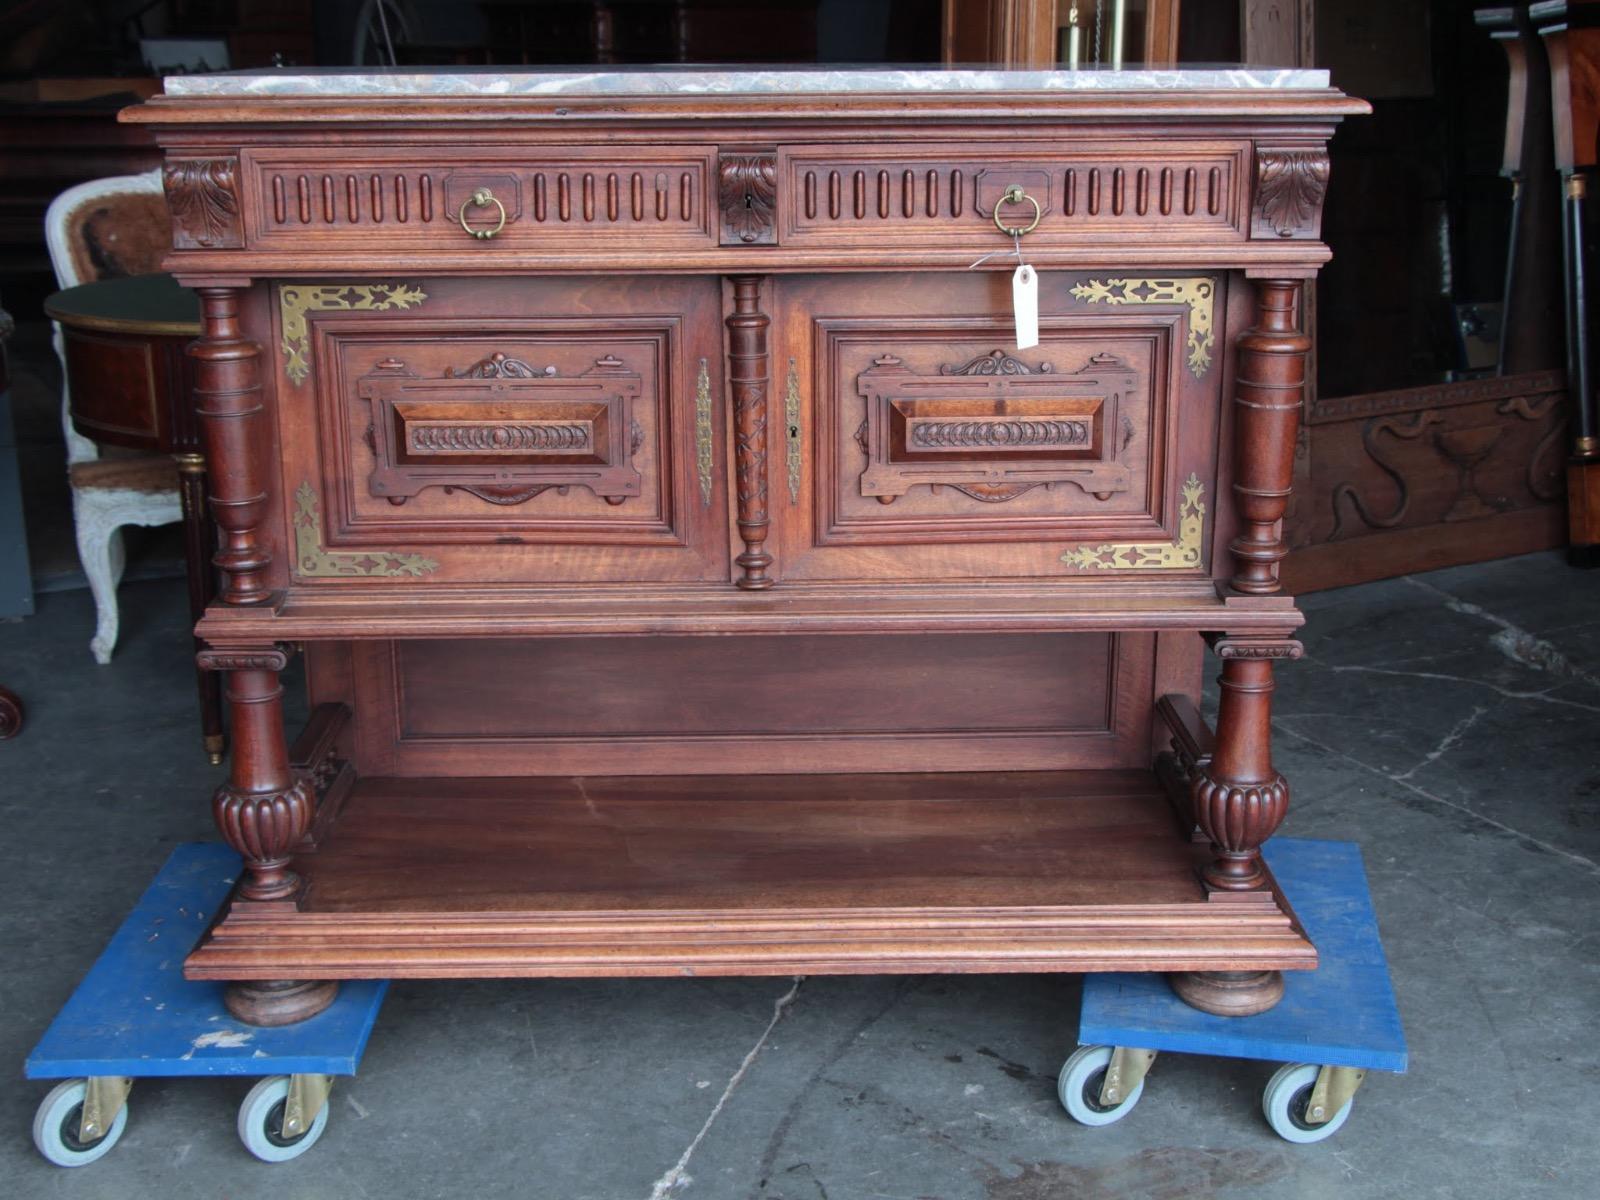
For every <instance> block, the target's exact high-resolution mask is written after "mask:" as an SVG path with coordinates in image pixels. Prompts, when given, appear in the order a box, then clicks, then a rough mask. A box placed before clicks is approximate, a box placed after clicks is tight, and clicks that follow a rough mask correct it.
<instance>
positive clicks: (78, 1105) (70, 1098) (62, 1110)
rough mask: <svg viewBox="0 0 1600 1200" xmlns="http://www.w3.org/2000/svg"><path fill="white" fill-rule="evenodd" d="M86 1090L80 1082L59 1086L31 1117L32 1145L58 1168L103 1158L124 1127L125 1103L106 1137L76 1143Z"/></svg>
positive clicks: (51, 1091)
mask: <svg viewBox="0 0 1600 1200" xmlns="http://www.w3.org/2000/svg"><path fill="white" fill-rule="evenodd" d="M88 1090H89V1089H88V1085H87V1084H86V1083H85V1082H84V1081H83V1080H82V1079H68V1080H65V1081H64V1082H62V1083H58V1084H56V1086H55V1087H53V1088H51V1089H50V1094H49V1095H48V1096H46V1097H45V1098H44V1099H43V1100H42V1101H40V1103H39V1111H38V1112H36V1113H34V1115H33V1144H34V1145H35V1146H37V1147H38V1148H39V1153H40V1154H42V1155H44V1156H45V1157H46V1158H47V1159H49V1160H50V1161H51V1162H53V1163H55V1165H56V1166H58V1167H86V1166H88V1165H89V1164H90V1163H92V1162H94V1161H95V1160H96V1159H99V1158H104V1157H105V1156H106V1155H107V1154H109V1153H110V1152H111V1147H113V1146H115V1145H116V1144H117V1141H118V1139H120V1138H121V1137H122V1131H123V1130H124V1129H125V1128H127V1125H128V1106H127V1105H126V1104H124V1105H123V1106H122V1108H121V1110H120V1111H119V1112H118V1113H117V1119H116V1120H115V1121H112V1122H111V1128H110V1129H108V1130H106V1133H105V1136H103V1137H98V1138H95V1139H93V1140H92V1141H87V1142H85V1141H81V1140H79V1138H78V1125H79V1122H81V1121H82V1119H83V1098H84V1095H85V1094H86V1093H87V1092H88Z"/></svg>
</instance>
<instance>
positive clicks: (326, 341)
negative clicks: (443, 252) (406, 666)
mask: <svg viewBox="0 0 1600 1200" xmlns="http://www.w3.org/2000/svg"><path fill="white" fill-rule="evenodd" d="M275 291H276V296H277V303H276V305H275V310H276V311H275V320H276V321H277V323H278V328H277V333H278V340H279V344H280V357H281V362H280V367H281V375H280V378H279V380H278V396H279V405H278V408H279V415H280V431H281V436H282V439H283V445H284V453H283V461H284V478H283V492H284V495H285V496H286V497H288V500H289V503H290V505H291V506H292V508H291V512H290V514H289V517H290V520H291V522H292V530H293V538H294V545H295V553H294V556H293V557H294V577H295V582H296V583H297V584H311V585H320V584H323V583H325V582H330V581H342V580H351V579H355V580H368V581H371V580H384V579H386V580H389V581H391V582H392V581H394V580H397V579H399V580H406V581H409V583H412V584H415V585H417V586H424V587H425V586H429V585H433V584H450V583H491V584H492V583H501V582H505V583H519V582H563V581H571V582H586V581H645V582H649V581H674V582H688V581H709V580H713V579H717V580H725V579H726V578H727V575H728V532H727V529H728V525H727V515H726V501H725V496H724V489H723V488H722V487H720V486H719V480H720V475H721V465H720V464H721V463H722V462H723V461H724V447H723V439H724V436H725V434H724V426H725V422H724V421H723V420H722V414H723V412H724V411H725V409H724V405H723V403H722V394H723V393H722V374H723V373H722V370H721V363H722V347H721V338H720V333H721V321H720V314H719V309H718V303H719V301H718V293H717V288H716V284H715V283H714V281H710V280H691V279H648V278H641V279H636V280H604V281H595V280H548V279H541V280H528V279H503V280H471V281H466V280H422V281H418V282H415V283H399V284H372V285H354V286H350V287H342V288H341V287H339V286H336V285H334V286H324V285H297V284H287V283H286V284H280V285H276V288H275Z"/></svg>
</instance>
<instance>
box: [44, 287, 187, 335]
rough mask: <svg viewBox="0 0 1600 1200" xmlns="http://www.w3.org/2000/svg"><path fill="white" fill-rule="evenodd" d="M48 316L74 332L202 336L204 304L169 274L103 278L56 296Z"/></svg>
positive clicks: (47, 309)
mask: <svg viewBox="0 0 1600 1200" xmlns="http://www.w3.org/2000/svg"><path fill="white" fill-rule="evenodd" d="M44 311H45V312H46V313H48V314H49V315H50V316H51V317H52V318H54V319H55V320H57V321H60V322H61V323H62V324H63V325H69V326H71V327H72V328H74V329H100V330H108V331H111V332H117V333H144V334H178V335H183V336H187V337H198V336H199V334H200V299H199V297H198V296H196V295H195V294H194V293H193V292H192V291H190V290H189V289H188V288H186V287H180V286H179V285H178V282H177V280H175V279H173V278H172V276H171V275H167V274H161V275H129V276H126V277H124V278H122V279H101V280H99V281H97V282H95V283H82V284H79V285H78V286H77V287H70V288H65V289H63V290H62V291H59V292H56V293H55V294H54V295H52V296H50V297H49V298H48V299H46V300H45V302H44Z"/></svg>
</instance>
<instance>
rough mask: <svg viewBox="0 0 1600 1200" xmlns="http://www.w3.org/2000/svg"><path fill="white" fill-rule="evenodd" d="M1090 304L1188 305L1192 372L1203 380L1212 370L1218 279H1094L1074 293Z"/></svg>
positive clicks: (1190, 366)
mask: <svg viewBox="0 0 1600 1200" xmlns="http://www.w3.org/2000/svg"><path fill="white" fill-rule="evenodd" d="M1072 294H1073V295H1074V296H1076V297H1077V298H1078V299H1080V300H1083V301H1085V302H1086V303H1089V304H1100V303H1104V304H1106V305H1108V306H1112V307H1115V306H1116V305H1120V304H1186V305H1188V306H1189V371H1190V373H1191V374H1192V375H1193V376H1194V377H1195V378H1196V379H1203V378H1204V377H1205V373H1206V372H1207V371H1208V370H1209V369H1210V368H1211V350H1212V347H1213V345H1214V342H1215V335H1214V334H1213V332H1212V317H1213V314H1214V310H1215V308H1216V299H1217V281H1216V280H1215V279H1208V278H1199V279H1091V280H1088V281H1087V282H1086V283H1080V284H1078V285H1077V286H1076V287H1074V288H1073V289H1072Z"/></svg>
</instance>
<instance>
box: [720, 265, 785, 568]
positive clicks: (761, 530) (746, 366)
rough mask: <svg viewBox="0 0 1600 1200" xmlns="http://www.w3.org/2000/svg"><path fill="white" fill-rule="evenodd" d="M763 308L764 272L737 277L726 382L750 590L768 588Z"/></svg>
mask: <svg viewBox="0 0 1600 1200" xmlns="http://www.w3.org/2000/svg"><path fill="white" fill-rule="evenodd" d="M771 324H772V320H771V318H770V317H768V316H767V314H766V313H764V312H762V311H761V276H759V275H735V276H734V277H733V312H732V313H731V314H730V315H729V317H728V321H727V325H728V383H729V386H730V387H731V389H732V391H733V422H734V476H735V478H736V480H737V482H738V500H739V537H740V539H741V540H742V541H743V542H744V553H742V554H740V555H739V557H738V558H736V559H735V560H734V561H735V562H736V563H738V564H739V567H740V568H741V571H742V573H741V574H740V576H739V578H738V579H737V580H736V581H735V582H736V583H737V584H738V586H739V587H741V588H744V589H745V590H747V591H753V592H759V591H765V590H766V589H767V588H770V587H771V586H772V585H773V584H774V583H775V582H777V581H776V580H774V579H773V578H772V577H771V576H770V575H768V574H767V568H768V567H770V566H771V565H772V555H771V554H770V553H768V551H767V526H768V518H767V380H768V376H769V374H770V372H769V370H768V359H769V357H770V355H769V352H768V349H767V328H768V326H770V325H771Z"/></svg>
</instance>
